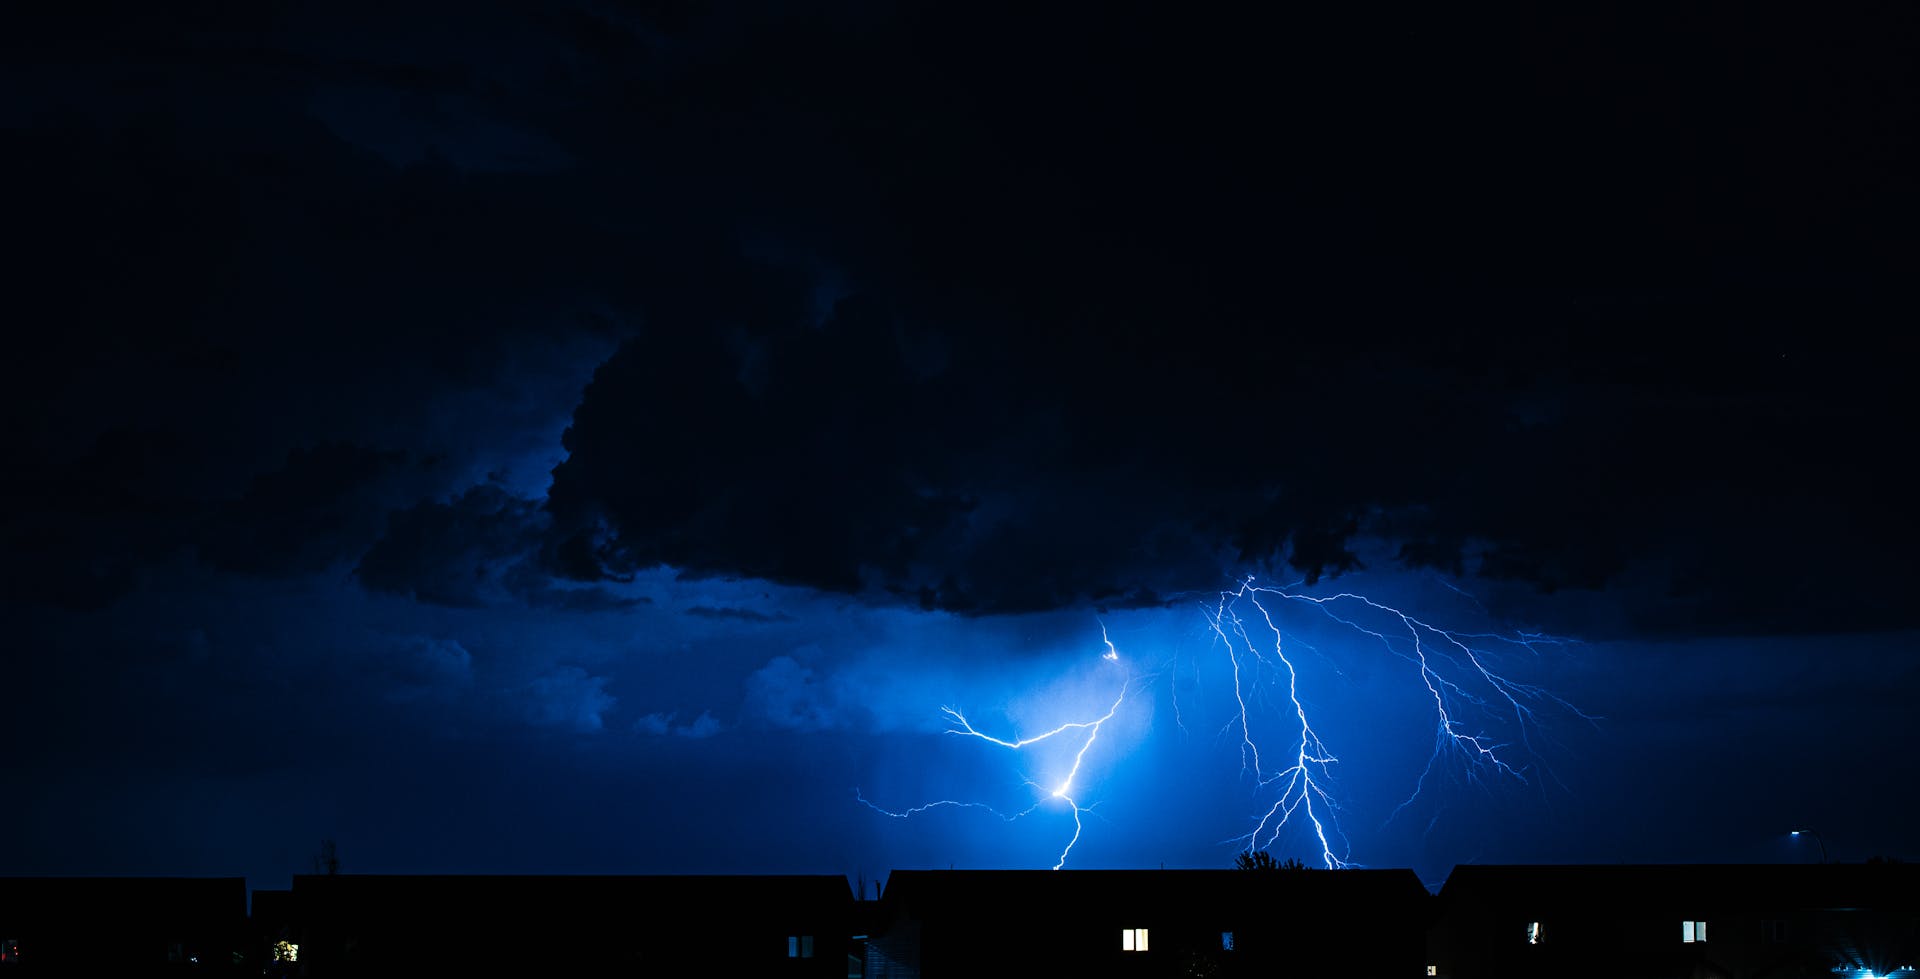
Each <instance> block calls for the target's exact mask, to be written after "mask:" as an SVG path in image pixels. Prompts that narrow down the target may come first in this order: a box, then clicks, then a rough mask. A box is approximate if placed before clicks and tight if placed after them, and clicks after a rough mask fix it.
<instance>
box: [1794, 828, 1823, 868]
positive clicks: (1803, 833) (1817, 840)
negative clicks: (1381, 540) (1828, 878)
mask: <svg viewBox="0 0 1920 979" xmlns="http://www.w3.org/2000/svg"><path fill="white" fill-rule="evenodd" d="M1791 835H1793V836H1811V837H1813V841H1814V842H1815V843H1818V844H1820V862H1821V863H1826V862H1827V841H1825V840H1823V839H1821V838H1820V834H1819V833H1816V832H1814V831H1813V830H1810V829H1796V830H1794V831H1793V833H1792V834H1791Z"/></svg>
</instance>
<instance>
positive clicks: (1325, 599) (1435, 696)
mask: <svg viewBox="0 0 1920 979" xmlns="http://www.w3.org/2000/svg"><path fill="white" fill-rule="evenodd" d="M1290 587H1291V586H1290ZM1448 587H1449V588H1452V587H1453V586H1451V585H1448ZM1455 590H1456V591H1457V590H1458V589H1455ZM1463 594H1464V593H1463ZM1469 597H1470V596H1469ZM1288 603H1292V604H1294V605H1298V606H1304V607H1305V608H1307V609H1309V610H1311V611H1314V612H1318V613H1319V614H1320V615H1321V616H1323V617H1324V618H1326V619H1327V620H1329V621H1331V622H1333V623H1335V624H1337V625H1339V626H1341V627H1343V628H1345V629H1347V630H1351V631H1352V632H1354V633H1357V634H1359V635H1360V636H1363V637H1366V638H1367V639H1369V640H1371V641H1373V642H1376V643H1378V644H1379V646H1380V648H1382V649H1384V650H1385V651H1387V652H1388V653H1390V654H1391V655H1392V656H1394V657H1396V658H1398V659H1401V660H1404V661H1405V662H1406V663H1407V664H1408V666H1409V667H1410V668H1411V672H1412V673H1413V675H1414V676H1416V677H1417V678H1418V679H1419V682H1420V684H1421V685H1422V687H1423V688H1424V689H1425V691H1426V694H1427V699H1428V700H1430V701H1431V704H1432V711H1433V713H1432V718H1433V724H1434V747H1433V751H1432V753H1431V754H1430V755H1429V756H1428V759H1427V763H1426V766H1425V768H1424V770H1423V771H1422V772H1421V774H1420V776H1419V778H1418V779H1417V780H1416V781H1415V784H1414V787H1413V789H1412V791H1411V793H1410V794H1409V795H1408V797H1407V798H1406V800H1405V801H1403V802H1401V803H1400V805H1399V806H1398V807H1396V808H1395V809H1394V811H1393V813H1392V815H1390V816H1388V820H1387V821H1389V822H1391V821H1392V820H1393V819H1394V818H1396V817H1397V816H1398V815H1399V813H1400V812H1401V811H1402V810H1404V809H1405V808H1406V807H1407V806H1408V805H1409V804H1411V803H1412V802H1413V801H1414V800H1416V799H1418V798H1419V797H1420V795H1421V793H1422V792H1423V791H1425V789H1426V783H1427V780H1428V778H1429V776H1431V775H1432V774H1433V773H1434V772H1435V770H1436V769H1437V768H1438V767H1440V766H1441V765H1442V764H1443V763H1446V762H1449V761H1455V762H1458V763H1459V765H1460V767H1461V769H1462V770H1463V771H1464V773H1465V775H1466V777H1467V778H1468V779H1470V780H1476V781H1477V780H1478V779H1480V778H1481V777H1482V776H1483V775H1493V776H1496V777H1499V778H1504V779H1510V780H1513V781H1516V782H1519V783H1523V784H1531V781H1532V777H1533V774H1534V773H1533V769H1532V767H1531V762H1532V760H1535V759H1537V755H1536V754H1535V752H1534V751H1533V746H1532V744H1531V742H1530V738H1529V735H1528V729H1529V728H1531V727H1533V726H1534V725H1535V723H1536V720H1537V718H1536V712H1537V710H1538V709H1539V708H1540V707H1542V706H1547V705H1551V706H1553V707H1556V708H1559V709H1561V710H1564V711H1566V712H1569V713H1571V714H1574V715H1575V716H1578V717H1581V718H1582V719H1585V720H1589V721H1591V720H1593V718H1591V717H1589V716H1588V715H1586V714H1583V713H1581V712H1580V711H1579V710H1578V709H1576V708H1574V707H1573V706H1572V705H1571V704H1569V703H1567V702H1566V701H1565V700H1563V699H1561V698H1560V697H1558V696H1556V695H1554V694H1552V693H1551V692H1549V691H1547V690H1546V689H1544V688H1542V687H1539V686H1536V685H1533V684H1528V683H1523V682H1520V681H1517V680H1514V679H1511V678H1509V677H1507V676H1505V675H1503V674H1502V673H1500V672H1498V671H1496V669H1495V668H1494V666H1493V665H1492V664H1493V662H1494V661H1495V660H1496V659H1497V657H1498V654H1500V653H1511V652H1513V651H1516V650H1524V651H1526V652H1528V653H1533V654H1536V655H1537V654H1538V653H1539V652H1540V650H1541V647H1545V646H1562V645H1565V644H1567V643H1568V642H1569V640H1564V639H1560V638H1556V637H1553V636H1547V635H1542V634H1537V633H1527V632H1516V633H1511V634H1500V633H1489V632H1474V633H1470V632H1458V631H1451V630H1448V629H1443V628H1440V627H1438V626H1435V625H1432V624H1430V623H1428V622H1426V621H1423V620H1421V619H1419V618H1416V617H1414V616H1413V615H1410V614H1408V613H1406V612H1404V611H1401V610H1400V609H1397V608H1394V607H1392V606H1390V605H1386V604H1383V603H1381V602H1379V601H1376V600H1374V599H1372V598H1368V597H1366V596H1364V595H1359V594H1355V593H1353V592H1345V591H1343V592H1339V593H1337V594H1332V595H1322V596H1315V595H1309V594H1305V593H1303V592H1299V591H1293V590H1289V588H1288V587H1274V586H1268V585H1261V584H1258V583H1256V580H1255V579H1254V578H1253V577H1251V576H1249V577H1247V578H1246V579H1244V580H1242V581H1241V582H1240V583H1239V585H1238V586H1237V587H1235V588H1233V589H1230V590H1227V591H1223V592H1220V593H1219V594H1218V596H1217V599H1216V600H1215V601H1213V602H1212V603H1211V604H1210V605H1209V606H1208V607H1207V608H1205V610H1204V612H1203V614H1204V617H1205V620H1206V623H1207V627H1208V631H1209V632H1210V633H1211V637H1212V639H1213V641H1214V643H1215V644H1216V645H1217V647H1219V648H1221V649H1223V650H1224V652H1225V656H1226V665H1227V666H1228V667H1230V670H1229V673H1230V675H1231V677H1232V704H1233V706H1232V708H1231V713H1232V716H1231V717H1230V718H1229V719H1228V720H1227V721H1226V723H1225V725H1224V726H1223V728H1222V734H1223V735H1227V736H1228V737H1230V738H1231V739H1232V740H1233V741H1235V742H1236V743H1237V750H1238V752H1239V755H1240V767H1241V772H1242V774H1243V776H1245V777H1246V778H1248V779H1249V780H1250V781H1251V783H1252V785H1253V790H1254V793H1255V798H1256V799H1257V800H1259V806H1260V808H1259V809H1258V810H1256V813H1257V815H1256V816H1255V817H1253V818H1252V820H1251V821H1252V822H1253V828H1252V829H1251V830H1250V831H1248V832H1247V833H1245V834H1242V835H1240V836H1238V837H1234V838H1233V839H1232V840H1230V841H1229V842H1232V843H1234V844H1235V845H1238V846H1241V847H1243V848H1244V849H1245V850H1246V851H1248V852H1252V851H1255V850H1266V849H1268V848H1271V847H1273V846H1274V845H1275V844H1276V843H1277V842H1278V841H1279V839H1280V836H1281V833H1282V831H1283V830H1284V829H1285V828H1286V827H1287V826H1289V825H1290V824H1293V825H1298V826H1300V827H1301V828H1302V829H1303V830H1304V832H1305V833H1306V834H1307V835H1308V836H1310V837H1311V839H1312V840H1313V842H1314V845H1316V846H1317V847H1318V851H1319V852H1318V859H1319V861H1320V862H1321V863H1322V864H1324V865H1325V866H1326V867H1328V868H1339V867H1347V866H1352V865H1353V864H1352V863H1351V862H1350V859H1349V852H1348V851H1349V847H1348V844H1347V842H1346V838H1345V836H1344V834H1343V833H1342V832H1341V830H1340V826H1339V822H1338V819H1337V816H1338V814H1339V812H1340V805H1339V803H1338V801H1337V799H1336V796H1335V794H1334V783H1335V779H1334V766H1336V765H1338V764H1339V761H1340V759H1339V756H1338V755H1337V754H1336V753H1335V752H1334V751H1333V750H1332V748H1331V747H1330V746H1329V745H1328V744H1327V743H1326V742H1325V741H1323V740H1322V739H1321V736H1320V734H1319V733H1318V732H1316V731H1315V729H1314V725H1313V721H1312V719H1311V713H1312V711H1311V698H1309V697H1307V696H1305V695H1304V693H1303V685H1304V682H1305V679H1306V678H1304V677H1303V675H1302V672H1301V669H1300V668H1299V667H1300V664H1298V663H1296V655H1297V654H1296V653H1292V652H1290V647H1297V646H1298V645H1300V643H1299V641H1298V640H1297V639H1296V638H1294V637H1293V636H1292V635H1291V634H1290V633H1289V632H1287V631H1283V629H1282V622H1281V616H1280V614H1279V612H1280V611H1281V610H1283V609H1284V608H1286V607H1287V606H1288ZM1101 640H1102V642H1103V644H1104V645H1105V647H1106V651H1105V652H1104V653H1102V654H1101V658H1102V659H1103V660H1106V661H1108V662H1114V663H1119V662H1121V657H1120V652H1119V650H1118V648H1117V647H1116V646H1115V645H1114V643H1113V640H1112V638H1111V637H1110V636H1109V635H1108V634H1107V630H1106V625H1105V623H1102V624H1101ZM1309 648H1310V647H1309ZM1158 675H1159V674H1157V673H1155V674H1140V675H1134V674H1129V675H1128V676H1126V677H1125V678H1124V679H1122V680H1121V681H1120V685H1119V692H1118V694H1117V695H1116V696H1115V697H1114V699H1113V702H1112V704H1111V705H1110V706H1108V707H1107V709H1106V712H1105V713H1104V714H1101V715H1099V716H1097V717H1084V718H1080V719H1074V720H1069V721H1065V722H1063V723H1060V724H1057V725H1056V726H1054V727H1053V728H1051V729H1049V730H1047V731H1044V732H1041V733H1039V734H1033V735H1027V736H1024V737H1022V736H1019V735H1017V734H1016V735H1014V736H1013V737H1011V738H1007V737H1000V736H997V735H995V734H990V733H988V732H986V731H983V730H981V729H979V728H977V727H975V726H974V724H973V723H972V722H971V721H969V720H968V718H967V716H966V714H964V713H963V712H962V711H961V710H960V709H958V708H955V707H951V706H948V707H942V708H940V710H941V713H942V714H943V715H944V716H945V717H946V719H947V720H948V722H949V726H948V727H947V729H946V733H947V734H949V735H954V736H958V737H965V738H974V739H978V740H981V741H985V742H987V743H989V744H992V745H995V746H997V747H999V748H1002V749H1005V750H1008V751H1016V752H1018V751H1024V750H1026V749H1028V748H1030V747H1032V746H1034V745H1038V744H1042V743H1045V742H1052V741H1057V740H1065V741H1068V742H1069V743H1072V742H1073V741H1075V740H1077V741H1078V749H1077V750H1075V751H1074V752H1073V755H1072V763H1071V765H1069V766H1066V770H1065V771H1064V772H1055V773H1052V778H1051V785H1050V786H1049V785H1042V784H1040V783H1039V782H1035V781H1033V780H1031V779H1029V780H1028V783H1027V784H1029V785H1031V786H1033V787H1034V788H1036V789H1037V790H1039V791H1040V792H1042V793H1044V794H1043V795H1042V796H1041V798H1040V800H1039V801H1037V802H1035V803H1034V804H1033V805H1032V806H1030V807H1028V808H1026V809H1024V810H1021V811H1019V812H1014V813H1011V814H1007V813H1002V812H1000V811H998V810H994V809H992V808H991V807H988V806H986V805H983V804H981V803H977V802H964V801H959V800H941V801H937V802H930V803H927V804H925V805H921V806H916V807H913V808H911V809H904V810H892V809H886V808H882V807H881V806H878V805H876V804H874V803H873V802H870V801H868V800H867V799H866V798H865V797H864V796H861V795H860V794H859V793H858V791H857V790H856V793H855V798H856V799H858V800H859V801H860V802H861V803H862V804H863V805H866V806H867V807H868V808H871V809H873V810H874V811H876V812H879V813H882V814H884V815H887V816H891V817H894V818H898V819H907V818H910V817H913V816H916V815H919V814H921V813H924V812H927V811H929V810H933V809H939V808H949V807H952V808H977V809H985V810H987V811H988V812H992V813H993V814H994V815H996V816H999V817H1000V818H1002V819H1004V820H1008V821H1012V820H1016V819H1019V818H1021V817H1023V816H1026V815H1028V814H1030V813H1032V812H1034V811H1035V810H1037V809H1039V808H1040V807H1041V806H1043V805H1046V804H1047V803H1048V802H1049V801H1050V800H1059V801H1061V802H1064V803H1066V805H1067V806H1068V807H1070V809H1071V812H1072V816H1073V833H1072V836H1071V838H1070V839H1068V840H1067V842H1066V844H1065V846H1064V847H1063V848H1062V849H1061V850H1060V855H1059V859H1058V861H1057V862H1055V864H1054V869H1055V870H1058V869H1060V868H1061V867H1064V866H1065V865H1066V862H1067V858H1068V856H1069V855H1070V854H1071V853H1072V852H1073V848H1074V846H1075V844H1077V843H1078V842H1079V841H1080V836H1081V833H1082V831H1083V829H1084V825H1083V822H1082V818H1081V817H1082V816H1083V815H1084V814H1086V813H1089V812H1091V811H1092V807H1091V806H1083V805H1082V804H1081V803H1080V802H1079V801H1078V796H1079V795H1080V792H1079V790H1078V789H1077V788H1076V787H1077V786H1078V785H1080V784H1081V783H1082V780H1083V776H1084V775H1085V774H1086V773H1085V772H1083V768H1084V766H1085V763H1086V760H1087V757H1088V752H1089V751H1090V750H1091V749H1092V748H1093V747H1094V744H1095V743H1096V742H1097V741H1098V740H1099V737H1100V732H1101V728H1102V727H1103V726H1105V725H1106V724H1107V723H1108V722H1109V721H1111V720H1113V718H1114V716H1115V715H1116V714H1118V713H1119V712H1120V711H1121V710H1122V709H1123V708H1124V707H1125V706H1126V704H1127V702H1128V696H1129V694H1130V693H1131V692H1134V691H1135V690H1136V689H1137V688H1139V687H1140V686H1142V685H1144V684H1147V683H1149V682H1150V681H1152V680H1154V679H1155V678H1156V677H1157V676H1158ZM1282 681H1284V682H1282ZM1269 705H1272V707H1273V708H1274V709H1273V710H1272V711H1271V713H1269V712H1268V711H1267V710H1266V709H1265V708H1267V707H1268V706H1269ZM1175 707H1176V720H1177V711H1178V704H1177V702H1176V704H1175ZM1276 717H1277V718H1278V720H1272V718H1276ZM1496 721H1497V722H1498V723H1499V724H1500V725H1503V726H1510V727H1511V728H1512V729H1513V730H1515V731H1517V732H1518V738H1519V744H1518V745H1517V746H1516V745H1514V744H1512V743H1509V742H1508V741H1503V740H1501V739H1500V738H1499V737H1497V736H1496V735H1494V734H1491V733H1489V730H1490V727H1491V726H1492V725H1493V724H1494V723H1495V722H1496ZM1183 729H1184V725H1183ZM1276 729H1277V730H1280V731H1281V732H1283V733H1281V734H1280V735H1278V736H1274V735H1273V734H1272V732H1273V731H1274V730H1276Z"/></svg>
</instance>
